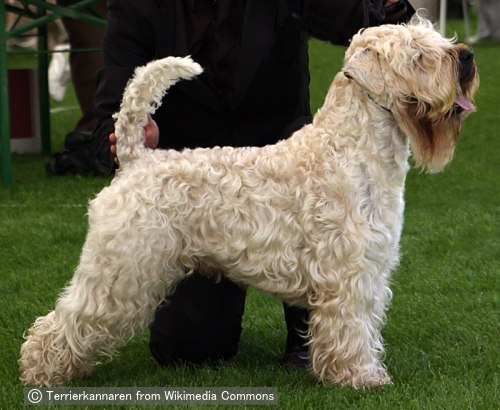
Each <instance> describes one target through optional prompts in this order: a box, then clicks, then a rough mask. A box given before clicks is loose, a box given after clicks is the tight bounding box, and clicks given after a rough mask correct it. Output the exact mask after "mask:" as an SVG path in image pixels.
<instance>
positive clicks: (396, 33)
mask: <svg viewBox="0 0 500 410" xmlns="http://www.w3.org/2000/svg"><path fill="white" fill-rule="evenodd" d="M473 57H474V55H473V53H472V51H471V50H470V49H469V48H468V47H467V46H465V45H463V44H455V43H454V40H450V39H446V38H443V37H442V36H441V35H440V34H439V33H438V32H436V31H435V30H434V28H433V27H432V24H431V23H430V22H428V21H425V20H423V19H418V21H415V22H413V23H411V24H408V25H384V26H379V27H371V28H367V29H365V30H363V31H361V32H360V33H359V34H357V35H355V36H354V37H353V39H352V42H351V45H350V47H349V49H348V50H347V53H346V57H345V65H344V69H343V72H344V74H345V75H346V76H347V77H348V78H351V79H352V80H353V81H355V82H356V83H357V84H359V85H360V86H361V87H363V88H364V89H365V90H366V91H367V93H368V94H369V96H370V98H372V99H373V100H374V101H375V102H376V103H377V104H378V105H380V106H381V107H384V108H386V109H388V110H390V111H391V112H392V114H393V115H394V117H395V118H396V120H397V122H398V124H399V126H400V128H401V129H402V130H403V132H404V133H405V134H406V135H407V136H408V137H409V140H410V145H411V148H412V152H413V156H414V159H415V162H416V164H417V165H418V166H421V167H423V168H425V169H427V170H429V171H431V172H437V171H440V170H442V169H443V168H444V166H445V165H446V164H447V163H448V162H449V161H450V160H451V158H452V157H453V151H454V148H455V143H456V141H457V139H458V135H459V133H460V131H461V128H462V123H463V120H464V118H465V116H466V114H467V113H469V112H471V111H474V110H475V107H474V105H473V103H472V100H473V96H474V93H475V91H476V89H477V87H478V85H479V77H478V74H477V70H476V66H475V63H474V58H473Z"/></svg>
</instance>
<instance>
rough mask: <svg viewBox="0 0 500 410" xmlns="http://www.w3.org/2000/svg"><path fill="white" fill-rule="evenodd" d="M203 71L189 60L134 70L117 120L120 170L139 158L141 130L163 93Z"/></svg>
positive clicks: (173, 59)
mask: <svg viewBox="0 0 500 410" xmlns="http://www.w3.org/2000/svg"><path fill="white" fill-rule="evenodd" d="M202 71H203V69H202V68H201V67H200V65H199V64H197V63H195V62H194V61H193V60H192V59H191V58H190V57H166V58H163V59H161V60H156V61H153V62H151V63H149V64H147V65H145V66H143V67H138V68H136V70H135V73H134V77H133V78H132V79H131V80H130V81H129V82H128V84H127V86H126V88H125V91H124V93H123V100H122V103H121V106H120V111H119V112H117V113H116V114H114V115H113V118H114V119H115V120H116V123H115V134H116V152H117V156H118V159H119V161H120V166H121V167H123V166H125V165H126V164H127V163H129V162H131V161H132V160H134V159H136V158H138V157H140V156H141V153H142V152H143V151H144V150H145V148H144V131H143V128H144V126H145V125H146V124H147V122H148V116H147V115H148V113H149V114H152V113H154V112H155V111H156V109H157V108H158V107H159V106H160V105H161V100H162V98H163V96H164V95H165V93H166V91H167V90H168V89H169V88H170V87H171V86H173V85H174V84H175V83H176V82H177V81H179V80H182V79H190V78H192V77H194V76H196V75H198V74H201V72H202Z"/></svg>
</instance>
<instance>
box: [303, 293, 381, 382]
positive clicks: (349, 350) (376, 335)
mask: <svg viewBox="0 0 500 410" xmlns="http://www.w3.org/2000/svg"><path fill="white" fill-rule="evenodd" d="M321 300H322V302H321V303H320V304H315V306H314V307H313V308H312V309H311V313H310V320H309V336H310V342H309V345H310V354H311V364H312V370H313V372H314V374H315V375H316V377H317V378H318V379H319V380H320V381H322V382H324V383H334V384H341V385H350V386H352V387H354V388H362V387H378V386H382V385H385V384H388V383H390V377H389V375H388V373H387V370H386V368H385V367H384V365H383V363H382V362H381V358H382V356H383V346H382V338H381V335H380V327H381V324H382V321H383V319H382V317H383V309H384V307H385V306H384V304H383V303H380V301H374V300H361V298H360V295H352V294H351V295H349V294H345V293H344V294H343V295H342V296H339V297H335V296H334V295H330V294H329V295H327V296H326V297H323V298H321ZM374 307H375V309H374ZM377 310H378V312H377Z"/></svg>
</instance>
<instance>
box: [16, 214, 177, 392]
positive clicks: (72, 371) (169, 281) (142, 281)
mask: <svg viewBox="0 0 500 410" xmlns="http://www.w3.org/2000/svg"><path fill="white" fill-rule="evenodd" d="M111 224H113V222H110V225H111ZM91 225H92V224H91ZM94 225H95V224H94ZM102 225H106V223H105V222H104V223H102V224H101V226H99V224H97V225H95V226H92V227H91V229H90V231H89V234H88V236H87V241H86V243H85V245H84V248H83V252H82V255H81V258H80V264H79V266H78V268H77V269H76V272H75V275H74V277H73V279H72V280H71V282H70V284H69V285H68V286H67V287H66V289H65V290H64V292H63V293H62V295H61V296H60V298H59V300H58V302H57V305H56V307H55V310H54V311H53V312H51V313H49V315H47V316H45V317H40V318H38V319H37V320H36V322H35V324H34V325H33V327H32V328H31V329H30V330H29V332H28V336H27V340H26V342H25V343H24V344H23V346H22V348H21V358H20V360H19V364H20V367H21V380H22V381H23V382H24V383H25V384H30V385H48V386H50V385H55V384H62V383H64V382H66V381H68V380H71V379H73V378H75V377H79V376H81V375H84V374H88V373H90V372H91V369H92V365H93V361H94V359H95V358H96V356H98V355H107V356H111V355H112V354H113V352H114V351H115V350H116V349H117V348H118V347H120V346H121V345H123V344H124V343H125V342H126V341H127V340H128V339H130V338H131V337H132V336H133V335H134V332H136V331H139V330H141V329H144V328H145V327H147V326H148V325H149V323H150V322H151V320H152V318H153V315H154V312H155V310H156V308H157V307H158V305H159V304H160V303H161V302H162V300H163V299H164V298H165V295H167V294H168V293H169V292H172V291H173V290H174V289H175V285H176V284H177V283H178V282H179V281H180V280H181V279H182V278H183V277H184V276H185V273H184V271H183V270H182V269H180V268H179V269H177V268H178V267H177V266H175V265H174V264H173V263H172V264H170V265H169V258H168V256H167V255H166V253H165V251H164V249H160V248H159V247H161V246H163V245H162V244H161V243H162V241H161V240H159V241H156V238H152V237H149V236H148V235H149V233H148V234H146V232H141V230H140V229H139V228H137V227H133V228H129V230H128V231H127V230H124V231H123V230H122V232H121V233H118V232H116V233H115V234H114V235H115V236H114V237H113V236H111V235H109V233H107V232H106V227H104V228H103V226H102ZM157 229H159V228H157ZM132 230H134V231H133V232H132ZM148 240H150V241H152V243H149V244H148V246H146V245H145V241H148ZM170 260H172V259H170ZM167 271H168V272H169V273H170V274H167V273H166V272H167Z"/></svg>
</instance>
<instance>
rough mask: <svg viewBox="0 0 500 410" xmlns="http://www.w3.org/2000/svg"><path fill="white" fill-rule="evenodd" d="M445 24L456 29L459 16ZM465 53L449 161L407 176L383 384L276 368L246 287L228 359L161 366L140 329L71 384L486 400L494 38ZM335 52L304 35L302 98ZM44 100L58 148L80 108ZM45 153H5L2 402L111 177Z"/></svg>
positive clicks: (263, 322) (309, 399)
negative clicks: (57, 167) (80, 173)
mask: <svg viewBox="0 0 500 410" xmlns="http://www.w3.org/2000/svg"><path fill="white" fill-rule="evenodd" d="M451 28H452V29H455V30H457V31H458V32H459V35H460V34H461V30H462V29H463V26H462V25H461V24H459V22H453V23H452V25H451ZM475 53H476V59H477V63H478V66H479V70H480V74H481V87H480V89H479V92H478V95H477V99H476V103H477V106H478V111H477V113H475V114H473V115H471V116H470V117H469V118H468V120H467V121H466V123H465V127H464V131H463V135H462V138H461V140H460V142H459V144H458V147H457V150H456V154H455V159H454V161H453V162H452V163H451V164H450V165H449V166H448V167H447V168H446V169H445V171H444V172H443V173H441V174H437V175H427V174H423V173H421V172H419V171H418V170H412V171H411V172H410V174H409V176H408V181H407V191H406V200H407V204H406V214H405V217H406V222H405V227H404V232H403V237H402V242H401V249H402V258H401V264H400V267H399V268H398V269H397V270H396V272H394V276H393V286H392V289H393V292H394V299H393V302H392V306H391V308H390V311H389V315H388V323H387V326H386V327H385V329H384V337H385V340H386V345H387V358H386V363H387V366H388V368H389V371H390V373H391V374H392V377H393V382H394V384H393V385H392V386H390V387H386V388H384V389H380V390H376V391H355V390H352V389H350V388H340V387H331V386H330V387H325V386H322V385H318V384H317V383H316V381H315V380H314V379H313V378H312V377H311V376H310V375H308V374H307V373H306V372H304V371H285V370H284V369H283V368H282V367H281V366H280V365H279V360H280V358H281V354H282V348H283V345H284V341H285V336H286V332H285V326H284V321H283V314H282V307H281V303H280V302H279V301H278V300H276V299H273V298H271V297H268V296H266V295H263V294H261V293H259V292H256V291H253V290H250V291H249V294H248V301H247V306H246V313H245V317H244V323H243V334H242V339H241V349H240V350H241V351H240V353H239V354H238V355H237V356H236V357H235V358H234V359H233V360H231V361H230V362H228V363H224V364H218V365H215V364H211V365H204V366H201V367H196V366H188V365H187V366H182V367H177V368H160V367H159V366H158V365H157V364H156V363H155V361H154V360H153V358H152V357H151V356H150V354H149V351H148V345H147V342H148V337H147V334H143V335H138V336H137V337H136V338H135V339H134V340H133V341H132V342H131V343H129V344H128V345H127V346H126V347H125V348H124V349H123V350H122V351H121V353H120V355H119V356H118V357H117V358H116V359H115V360H113V361H112V362H109V363H105V364H103V365H101V366H99V367H97V368H96V369H95V372H94V374H93V375H92V376H91V377H89V378H86V379H80V380H75V381H74V382H72V383H71V386H89V387H107V386H116V387H125V386H140V387H147V386H183V387H213V386H221V387H225V386H241V387H248V386H269V387H277V388H278V391H279V403H280V404H279V407H280V408H284V409H326V408H338V409H496V408H498V404H499V403H500V397H499V375H500V372H499V365H500V351H499V340H500V331H499V329H500V328H499V314H498V312H499V310H498V308H499V306H498V295H499V272H500V259H499V250H500V231H499V217H500V193H499V182H500V180H499V170H500V169H499V160H498V157H499V154H500V81H499V80H500V77H499V75H500V74H499V73H500V45H498V44H497V45H495V44H483V45H478V46H476V47H475ZM342 55H343V50H342V49H341V48H336V47H332V46H329V45H326V44H322V43H319V42H317V41H312V42H311V71H312V83H311V98H312V105H313V107H314V109H316V108H317V107H318V106H319V105H320V104H321V102H322V99H323V96H324V95H325V93H326V90H327V88H328V85H329V84H330V81H331V79H332V77H333V75H334V73H336V72H337V71H338V70H339V69H340V66H341V59H342ZM14 60H15V59H14V58H12V62H11V63H12V64H13V65H16V64H19V62H16V61H14ZM53 108H64V109H65V110H63V111H61V110H56V111H54V112H53V114H52V127H53V148H54V149H55V150H57V149H60V148H61V145H62V140H63V137H64V135H65V134H66V133H67V132H68V131H69V130H70V129H71V127H72V124H73V123H74V122H75V120H76V118H77V116H78V109H77V105H76V102H75V99H74V95H73V93H72V92H71V91H70V92H69V94H68V95H67V97H66V99H65V100H64V101H63V102H62V103H61V104H53ZM43 163H44V158H42V157H41V156H39V155H29V156H28V155H26V156H17V155H16V156H14V157H13V166H14V169H13V173H14V184H13V185H12V186H11V187H4V186H0V294H1V295H2V296H1V297H0V312H1V313H0V346H1V349H2V360H1V362H0V409H17V408H22V407H23V388H22V385H21V384H20V382H19V381H18V367H17V359H18V356H19V347H20V345H21V343H22V335H23V332H24V330H25V329H26V328H27V327H28V326H29V325H31V323H32V322H33V320H34V319H35V317H36V316H39V315H42V314H46V313H47V312H48V311H49V310H52V309H53V307H54V302H55V300H56V297H57V295H58V293H59V291H60V289H61V287H62V286H63V285H64V284H65V283H66V282H67V281H68V280H69V279H70V278H71V276H72V271H73V269H74V268H75V266H76V264H77V261H78V257H79V253H80V250H81V246H82V243H83V240H84V236H85V233H86V229H87V222H86V215H85V213H86V204H87V202H88V200H89V199H90V198H92V197H93V196H94V195H95V194H96V193H97V192H99V191H100V189H101V188H102V187H103V186H104V185H106V184H107V183H108V182H109V180H107V179H105V178H82V177H63V178H49V177H47V176H46V175H45V173H44V168H43ZM71 408H83V407H75V406H72V407H71ZM89 408H98V406H92V407H89ZM126 408H132V407H130V406H128V407H126Z"/></svg>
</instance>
